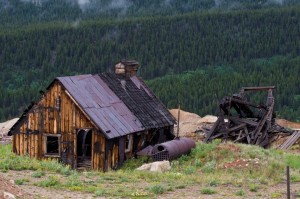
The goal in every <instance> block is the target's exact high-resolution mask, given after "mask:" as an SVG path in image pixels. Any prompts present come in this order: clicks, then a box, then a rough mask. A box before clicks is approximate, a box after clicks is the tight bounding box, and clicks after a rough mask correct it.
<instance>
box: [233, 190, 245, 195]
mask: <svg viewBox="0 0 300 199" xmlns="http://www.w3.org/2000/svg"><path fill="white" fill-rule="evenodd" d="M235 195H236V196H244V195H246V193H245V191H244V190H243V189H240V190H238V191H237V192H235Z"/></svg>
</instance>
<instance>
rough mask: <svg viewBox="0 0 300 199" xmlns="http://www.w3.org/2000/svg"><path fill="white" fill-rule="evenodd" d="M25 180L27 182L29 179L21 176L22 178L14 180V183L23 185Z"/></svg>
mask: <svg viewBox="0 0 300 199" xmlns="http://www.w3.org/2000/svg"><path fill="white" fill-rule="evenodd" d="M25 182H29V179H27V178H22V179H17V180H15V184H16V185H23V184H24V183H25Z"/></svg>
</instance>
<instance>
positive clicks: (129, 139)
mask: <svg viewBox="0 0 300 199" xmlns="http://www.w3.org/2000/svg"><path fill="white" fill-rule="evenodd" d="M131 142H132V135H126V137H125V153H127V152H130V151H131Z"/></svg>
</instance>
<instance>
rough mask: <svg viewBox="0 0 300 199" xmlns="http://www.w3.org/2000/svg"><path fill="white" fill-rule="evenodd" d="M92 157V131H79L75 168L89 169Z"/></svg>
mask: <svg viewBox="0 0 300 199" xmlns="http://www.w3.org/2000/svg"><path fill="white" fill-rule="evenodd" d="M91 156H92V130H91V129H80V130H79V131H78V133H77V168H84V169H89V168H90V167H91V165H92V164H91Z"/></svg>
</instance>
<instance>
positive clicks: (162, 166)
mask: <svg viewBox="0 0 300 199" xmlns="http://www.w3.org/2000/svg"><path fill="white" fill-rule="evenodd" d="M170 169H171V165H170V162H169V161H167V160H164V161H157V162H152V163H149V164H143V165H142V166H140V167H139V168H137V169H136V170H139V171H153V172H160V173H163V172H166V171H168V170H170Z"/></svg>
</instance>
